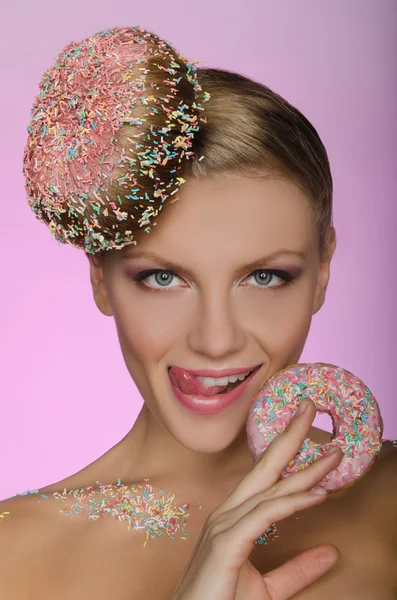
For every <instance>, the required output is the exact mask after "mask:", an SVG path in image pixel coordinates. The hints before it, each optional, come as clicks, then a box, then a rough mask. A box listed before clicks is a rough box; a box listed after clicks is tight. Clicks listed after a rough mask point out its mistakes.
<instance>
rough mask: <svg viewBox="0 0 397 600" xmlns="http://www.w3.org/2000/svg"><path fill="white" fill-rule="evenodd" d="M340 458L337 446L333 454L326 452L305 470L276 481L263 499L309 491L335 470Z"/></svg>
mask: <svg viewBox="0 0 397 600" xmlns="http://www.w3.org/2000/svg"><path fill="white" fill-rule="evenodd" d="M342 458H343V452H342V450H341V449H340V448H339V446H337V447H336V448H335V452H328V453H327V454H325V455H324V456H322V457H320V458H318V459H316V460H315V461H314V462H313V463H311V464H310V465H309V466H308V467H306V468H305V469H302V470H301V471H297V472H296V473H293V474H291V475H288V477H285V478H283V479H281V480H280V481H278V482H277V483H276V484H275V485H274V486H273V488H270V489H269V496H266V495H264V496H263V497H264V498H266V497H269V498H276V497H278V496H285V495H287V494H292V493H293V492H304V491H306V490H310V489H311V488H312V487H314V486H315V485H316V484H318V483H319V482H320V481H321V480H322V479H324V477H325V476H326V475H327V474H328V473H329V472H330V471H333V470H334V469H336V468H337V466H338V465H339V464H340V462H341V460H342ZM272 490H273V493H272ZM264 494H266V492H264Z"/></svg>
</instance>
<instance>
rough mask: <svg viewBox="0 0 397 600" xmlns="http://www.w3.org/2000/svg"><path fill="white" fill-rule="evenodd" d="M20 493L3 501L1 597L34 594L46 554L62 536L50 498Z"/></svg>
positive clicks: (0, 538)
mask: <svg viewBox="0 0 397 600" xmlns="http://www.w3.org/2000/svg"><path fill="white" fill-rule="evenodd" d="M48 500H49V502H48V504H47V503H46V499H45V498H43V497H41V496H40V494H37V495H35V496H33V495H18V496H13V497H11V498H7V499H5V500H2V501H0V515H2V517H1V518H0V598H20V599H21V600H23V599H24V598H32V600H33V599H34V596H32V589H35V588H34V587H33V586H35V585H37V584H38V583H39V581H36V580H38V579H39V577H40V572H41V569H42V565H43V564H44V563H45V561H44V560H43V557H44V556H46V555H47V554H48V552H49V551H51V547H53V543H54V542H55V541H56V539H58V538H59V536H58V535H57V528H56V527H54V526H53V524H54V507H53V506H51V498H49V499H48Z"/></svg>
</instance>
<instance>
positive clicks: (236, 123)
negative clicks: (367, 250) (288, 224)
mask: <svg viewBox="0 0 397 600" xmlns="http://www.w3.org/2000/svg"><path fill="white" fill-rule="evenodd" d="M197 78H198V81H199V83H200V86H201V87H202V89H203V90H205V91H206V92H207V93H208V94H209V101H208V102H207V103H206V104H205V108H204V113H203V115H204V116H205V123H204V124H202V125H200V128H199V131H198V133H196V134H195V136H194V140H193V145H192V150H193V151H194V154H195V158H194V159H193V160H191V161H189V162H186V164H185V169H184V172H183V178H184V179H188V178H190V177H194V178H201V177H210V176H213V175H222V174H227V173H235V172H239V173H242V174H246V175H249V174H252V175H253V176H274V177H282V178H283V177H284V178H287V179H289V180H292V181H293V182H294V183H295V184H296V185H297V186H299V187H300V189H302V190H303V192H304V193H305V195H306V196H307V198H308V206H309V209H310V212H311V214H312V216H313V219H314V222H315V223H316V225H317V227H318V236H319V252H320V256H321V257H322V258H324V259H325V258H326V253H327V250H328V248H329V242H330V239H331V238H332V237H333V235H334V233H335V232H334V228H333V222H332V194H333V183H332V175H331V170H330V164H329V160H328V156H327V152H326V149H325V147H324V145H323V143H322V141H321V139H320V137H319V135H318V133H317V131H316V130H315V128H314V127H313V125H312V124H311V123H310V122H309V121H308V120H307V118H306V117H305V116H304V115H303V114H302V113H301V112H300V111H299V110H298V109H296V108H295V107H294V106H292V105H291V104H289V103H288V102H287V101H286V100H285V99H284V98H282V97H281V96H280V95H278V94H276V93H275V92H273V91H272V90H271V89H269V88H268V87H266V86H265V85H263V84H261V83H259V82H256V81H254V80H252V79H249V78H248V77H245V76H243V75H239V74H237V73H233V72H229V71H223V70H220V69H211V68H205V69H204V68H199V69H197ZM201 157H204V158H203V160H200V158H201ZM166 204H167V202H165V205H166ZM138 234H139V229H138V228H136V235H138Z"/></svg>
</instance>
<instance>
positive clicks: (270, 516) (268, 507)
mask: <svg viewBox="0 0 397 600" xmlns="http://www.w3.org/2000/svg"><path fill="white" fill-rule="evenodd" d="M326 496H327V494H322V495H317V494H313V493H310V492H299V493H297V494H290V495H289V496H281V497H280V498H276V499H273V500H264V501H263V502H259V503H258V504H257V505H256V506H255V507H254V508H253V509H252V510H250V511H249V512H247V513H245V514H244V515H243V516H242V517H241V518H240V519H238V520H237V521H236V520H235V515H234V513H235V511H230V512H229V513H227V514H226V515H222V516H221V517H220V518H219V519H218V520H217V521H216V522H214V523H213V524H212V525H211V526H210V527H209V528H208V530H207V531H208V535H209V536H210V538H211V553H212V554H213V555H215V557H218V559H219V561H221V563H222V566H223V567H228V568H231V569H240V568H241V566H242V565H243V564H244V562H245V561H246V560H247V558H248V556H249V554H250V552H251V551H252V547H253V545H254V542H255V540H256V539H257V538H258V537H259V536H261V535H263V532H264V531H267V530H268V529H269V527H270V526H271V524H272V523H273V522H274V521H281V520H282V519H285V518H287V517H289V516H291V515H292V514H294V513H296V512H297V511H300V510H304V509H306V508H309V507H310V506H314V505H315V504H320V503H321V502H323V501H324V499H325V498H326ZM231 547H232V548H233V552H230V551H229V550H228V549H229V548H231Z"/></svg>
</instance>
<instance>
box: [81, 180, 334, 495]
mask: <svg viewBox="0 0 397 600" xmlns="http://www.w3.org/2000/svg"><path fill="white" fill-rule="evenodd" d="M179 198H180V201H179V202H175V203H173V204H171V205H169V206H167V207H166V208H165V209H164V210H163V212H162V213H160V215H159V218H158V224H157V226H156V227H154V228H152V230H151V232H150V234H149V235H143V236H142V238H141V239H140V240H139V242H138V244H137V245H136V246H132V245H129V246H126V247H124V248H123V249H122V250H117V251H111V252H107V253H106V255H105V259H104V260H101V261H98V259H97V258H93V257H92V256H89V263H90V278H91V283H92V289H93V294H94V299H95V302H96V305H97V307H98V308H99V310H100V311H101V313H103V314H104V315H106V316H109V317H114V319H115V323H116V327H117V332H118V337H119V341H120V346H121V350H122V353H123V357H124V360H125V364H126V366H127V369H128V371H129V373H130V374H131V377H132V378H133V380H134V382H135V384H136V386H137V388H138V390H139V392H140V394H141V396H142V398H143V400H144V404H143V406H142V410H141V412H140V414H139V416H138V419H137V420H136V422H135V423H134V425H133V427H132V428H131V430H130V431H129V433H128V434H127V436H126V437H125V438H124V439H123V440H122V442H121V443H122V446H123V452H122V453H120V456H119V457H118V459H117V473H118V476H120V477H121V478H122V480H125V481H131V480H135V481H136V480H139V479H143V478H145V477H150V478H151V480H152V481H153V480H154V481H156V479H158V481H159V482H163V481H166V482H169V483H170V484H171V482H172V484H175V483H176V482H178V484H179V487H180V486H181V485H182V486H183V487H185V486H186V488H189V489H190V491H191V490H192V489H197V490H202V489H203V488H204V487H208V486H212V487H211V489H214V486H215V487H216V486H217V482H219V481H222V482H225V481H228V480H230V481H234V484H235V482H236V480H239V479H240V478H241V477H243V475H244V474H245V473H246V472H247V470H248V469H249V468H250V466H251V465H252V462H253V459H252V457H251V455H250V453H249V451H248V448H247V440H246V433H245V424H246V420H247V416H248V411H249V408H250V405H251V402H252V399H253V397H254V395H255V394H256V393H257V392H258V391H259V390H260V388H261V385H262V383H263V382H264V381H265V380H267V379H268V378H270V377H271V376H272V375H274V374H275V373H276V372H277V371H279V370H280V369H282V368H284V367H286V366H288V365H290V364H294V363H296V362H299V358H300V356H301V353H302V350H303V347H304V345H305V342H306V338H307V335H308V332H309V329H310V324H311V320H312V316H313V315H314V314H316V313H317V312H318V311H319V310H320V308H321V307H322V305H323V303H324V300H325V294H326V289H327V285H328V281H329V275H330V262H331V260H332V256H333V254H334V251H335V235H333V237H332V239H331V242H330V245H329V246H328V249H327V250H328V251H327V256H326V259H325V258H324V259H323V260H320V254H319V247H318V232H317V227H316V225H315V223H314V222H313V220H312V217H311V216H310V213H309V210H308V207H309V200H308V198H307V197H306V196H305V195H304V193H303V192H302V191H301V190H300V189H299V188H298V187H297V186H296V185H295V184H294V183H292V182H290V181H288V180H286V179H270V178H268V177H248V176H246V175H242V174H233V175H231V174H228V175H222V176H217V177H212V178H205V179H201V180H198V179H196V180H194V179H191V180H189V181H187V182H186V183H185V184H184V185H183V186H182V188H181V191H180V193H179ZM333 233H334V230H333ZM280 249H288V250H291V251H294V252H304V253H305V254H306V257H305V258H302V257H300V256H297V255H295V254H284V255H282V256H280V257H278V258H274V259H271V260H262V261H261V262H260V264H259V265H258V266H256V267H255V268H251V269H245V270H244V271H242V272H240V273H239V274H237V272H238V271H239V270H240V271H241V268H242V267H243V266H244V265H246V264H248V263H252V262H254V261H258V260H259V259H261V258H262V257H266V256H268V255H270V254H271V253H274V252H276V251H278V250H280ZM137 252H150V253H154V254H156V255H157V256H158V257H159V260H154V259H149V258H145V257H139V258H138V257H134V256H133V255H134V254H136V253H137ZM128 255H129V256H128ZM162 261H170V262H172V263H176V264H178V265H180V267H181V268H180V269H175V270H174V271H173V272H174V273H175V275H173V276H172V275H171V276H170V275H169V274H168V278H167V279H166V280H165V285H164V284H163V286H162V285H161V274H160V275H158V276H157V277H156V276H155V275H151V276H150V277H149V278H148V279H146V280H145V281H142V282H141V284H140V285H139V284H137V283H136V282H134V280H133V276H134V275H136V274H138V273H140V272H142V271H144V270H146V269H156V268H157V269H164V270H167V266H165V265H164V264H163V262H162ZM182 269H186V270H189V273H184V272H183V271H182ZM255 269H261V270H262V280H261V278H260V276H261V273H257V274H256V275H255V274H253V273H254V271H255ZM266 269H278V270H284V271H288V272H289V273H291V274H293V275H296V278H295V281H294V283H290V284H288V283H285V282H284V281H283V280H282V279H281V278H280V277H278V276H273V277H271V276H270V275H269V274H267V276H266V271H265V272H264V273H263V270H266ZM163 277H165V275H164V274H163ZM262 281H263V283H262ZM258 364H261V365H262V366H261V369H260V370H259V372H258V373H257V375H256V376H255V378H254V379H253V381H252V382H251V386H250V388H249V390H248V391H247V393H246V394H244V396H243V397H242V398H241V399H240V400H239V401H238V402H236V403H235V404H234V405H232V406H231V407H229V408H228V409H226V410H224V411H222V412H220V413H218V414H215V415H211V416H202V415H197V414H194V413H192V412H190V411H189V410H188V409H186V408H184V407H183V406H182V405H180V404H179V403H178V401H177V400H176V399H175V398H174V396H173V393H172V390H171V388H170V385H169V380H168V373H167V369H168V367H170V366H171V365H176V366H180V367H182V368H186V369H204V368H213V369H222V368H227V367H240V366H247V367H251V366H255V365H258ZM315 431H316V430H315V428H312V433H313V439H315V438H316V435H315ZM317 431H318V430H317ZM317 437H318V436H317Z"/></svg>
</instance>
